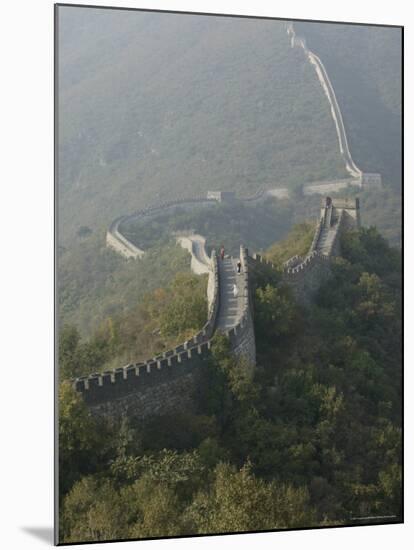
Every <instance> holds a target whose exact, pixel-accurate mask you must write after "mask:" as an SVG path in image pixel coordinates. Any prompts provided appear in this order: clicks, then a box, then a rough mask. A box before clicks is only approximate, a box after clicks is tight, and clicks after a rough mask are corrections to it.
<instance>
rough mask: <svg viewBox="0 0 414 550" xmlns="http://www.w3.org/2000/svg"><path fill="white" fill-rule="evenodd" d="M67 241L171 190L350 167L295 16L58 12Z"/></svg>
mask: <svg viewBox="0 0 414 550" xmlns="http://www.w3.org/2000/svg"><path fill="white" fill-rule="evenodd" d="M59 14H60V16H59V36H60V40H59V74H58V77H59V199H60V210H59V214H60V217H59V221H60V239H61V241H62V242H63V241H66V243H65V244H67V240H68V238H70V237H73V235H74V233H75V231H76V229H77V228H78V227H79V226H80V225H85V224H86V225H90V226H92V227H96V226H98V225H100V226H104V225H106V224H108V223H109V222H110V221H111V220H112V219H113V218H114V217H116V216H117V215H119V214H121V213H125V212H130V211H131V210H134V209H136V208H138V207H140V206H142V205H143V204H145V203H148V202H154V201H156V200H158V199H159V198H160V197H163V198H167V197H173V196H176V195H177V194H181V193H182V194H187V195H188V194H194V193H203V194H204V193H205V192H206V191H207V190H208V189H233V190H235V191H237V192H244V193H250V192H254V191H256V190H257V189H258V188H260V187H261V186H266V187H268V188H269V187H276V186H296V185H299V184H302V183H303V182H304V181H309V180H321V179H325V178H329V177H340V176H344V175H345V172H344V168H343V162H342V160H341V158H340V155H339V152H338V146H337V140H336V134H335V127H334V124H333V121H332V118H331V115H330V109H329V106H328V103H327V101H326V98H325V96H324V94H323V91H322V89H321V87H320V85H319V82H318V80H317V77H316V74H315V71H314V69H313V68H312V67H311V66H310V65H309V63H308V62H307V61H306V59H305V58H304V56H303V55H302V54H301V52H300V51H297V50H296V49H292V48H291V47H290V42H289V39H288V36H287V34H286V25H285V23H284V22H282V21H265V20H247V19H237V18H235V19H229V18H220V17H203V16H190V15H174V14H160V13H158V14H157V13H142V12H123V11H122V12H116V11H113V10H107V11H104V10H92V9H82V8H60V10H59Z"/></svg>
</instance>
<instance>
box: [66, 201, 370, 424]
mask: <svg viewBox="0 0 414 550" xmlns="http://www.w3.org/2000/svg"><path fill="white" fill-rule="evenodd" d="M221 198H222V197H221V195H217V196H216V198H211V197H210V198H207V199H202V198H196V199H188V200H187V201H185V200H184V199H180V200H179V201H174V202H169V203H164V204H163V205H158V206H157V207H152V208H147V209H146V210H145V211H141V212H138V213H137V212H136V213H134V214H133V216H150V215H151V214H152V213H155V212H160V211H162V210H165V209H169V208H172V207H174V206H177V205H184V204H187V205H194V204H201V203H203V202H206V203H207V204H210V203H211V201H213V202H215V201H217V200H221ZM226 198H227V200H228V199H230V200H233V197H232V195H228V194H227V195H226ZM126 218H131V217H123V218H118V220H115V222H114V223H113V224H111V227H110V228H109V230H108V238H107V244H108V246H110V247H112V248H115V250H116V251H117V252H118V253H120V254H122V255H123V256H124V257H127V258H131V257H134V258H139V257H141V256H142V254H144V251H143V250H141V249H140V248H139V247H137V246H136V245H134V244H133V243H132V242H130V241H129V240H128V239H127V237H126V236H125V235H123V234H122V233H121V230H120V226H121V222H120V221H121V220H124V221H125V219H126ZM359 225H360V218H359V201H358V199H356V200H355V199H353V200H352V199H345V200H340V199H334V200H332V199H329V198H328V199H325V200H324V201H323V204H322V206H321V215H320V219H319V221H318V223H317V226H316V229H315V234H314V238H313V241H312V245H311V247H310V249H309V251H308V253H307V254H306V256H305V257H299V256H295V257H292V258H290V259H289V260H288V261H287V262H286V263H285V264H284V269H283V272H280V271H278V270H277V269H276V266H274V265H273V264H271V263H270V262H268V261H267V260H266V259H265V258H263V257H261V256H260V255H258V254H253V255H249V253H248V250H247V249H246V248H245V247H244V246H243V245H241V246H240V256H239V259H240V262H241V273H240V274H238V273H237V267H236V264H237V259H236V258H232V257H229V256H225V257H224V259H221V258H218V257H217V254H216V252H215V251H214V250H213V251H212V253H211V256H210V257H209V256H208V255H207V253H206V251H205V239H204V238H203V237H202V236H200V235H191V234H189V235H186V236H183V235H181V236H179V237H178V238H177V240H178V241H179V242H180V244H181V245H182V246H184V247H185V248H187V250H188V251H189V252H190V253H191V255H192V269H193V270H194V271H195V272H196V273H202V272H204V273H205V272H206V273H208V285H207V297H208V303H209V308H208V318H207V321H206V323H205V325H204V326H203V328H202V329H201V330H200V331H199V332H198V333H197V334H195V335H194V336H193V337H192V338H190V339H189V340H187V341H185V342H183V343H182V344H181V345H179V346H177V347H175V348H174V349H172V350H169V351H166V352H164V353H162V354H160V355H158V356H156V357H152V358H150V359H148V360H147V361H144V362H139V363H131V364H128V365H125V366H123V367H119V368H117V369H114V370H111V371H105V372H101V373H96V374H92V375H90V376H85V377H81V378H77V379H76V380H74V382H73V384H74V387H75V389H76V390H77V391H79V392H81V393H82V395H83V397H84V400H85V402H86V404H87V405H88V406H89V408H90V410H91V411H92V413H93V414H97V415H102V414H103V415H109V416H112V417H116V418H121V417H122V416H124V415H128V416H132V417H136V418H141V419H142V418H146V417H149V416H154V415H164V414H169V413H171V412H172V411H177V410H194V409H195V410H196V409H197V403H198V402H199V400H200V396H201V394H202V391H203V387H204V384H205V382H206V378H205V377H206V376H208V370H207V369H208V359H209V357H210V354H211V346H212V338H213V336H214V335H215V334H216V333H221V334H224V335H225V336H227V338H228V339H229V342H230V348H231V350H232V352H233V353H234V354H235V355H236V356H238V357H240V358H241V357H243V358H244V360H245V361H247V362H248V363H250V364H251V365H255V362H256V344H255V335H254V323H253V315H254V311H253V302H252V293H253V292H254V289H255V275H257V274H258V273H262V274H264V275H265V276H266V274H269V271H270V272H271V273H273V274H276V273H278V275H279V276H280V278H281V284H286V285H288V286H290V287H291V288H292V290H293V292H294V293H295V295H296V296H297V298H298V300H300V301H301V302H303V303H305V304H306V303H307V302H308V301H309V300H311V299H312V296H313V294H314V292H315V291H316V290H317V288H318V287H319V286H320V284H321V283H322V282H323V281H324V280H325V279H326V277H328V276H329V272H330V266H331V261H332V258H333V257H334V256H335V255H337V254H338V253H339V238H340V235H341V233H342V232H343V231H346V230H347V229H348V228H352V227H358V226H359ZM137 251H139V252H137ZM234 287H236V289H237V291H236V292H234Z"/></svg>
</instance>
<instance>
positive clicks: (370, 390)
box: [59, 225, 402, 542]
mask: <svg viewBox="0 0 414 550" xmlns="http://www.w3.org/2000/svg"><path fill="white" fill-rule="evenodd" d="M309 234H310V229H309V227H307V226H306V225H302V226H300V227H297V228H296V229H295V230H294V233H293V234H292V235H290V236H288V239H287V241H286V242H285V243H283V242H282V243H278V244H276V245H275V246H272V247H271V248H270V250H269V251H268V255H270V256H272V255H273V256H277V258H279V259H280V260H283V259H286V258H285V257H286V253H287V250H288V249H289V248H291V244H289V243H292V242H294V243H297V246H296V249H295V252H300V251H301V247H303V243H305V242H306V241H307V239H308V236H309ZM190 280H192V281H193V283H190ZM197 281H198V282H197ZM183 282H184V284H182V283H183ZM191 285H195V286H193V289H196V288H198V289H199V291H200V292H201V289H202V287H201V286H200V285H202V278H197V277H195V278H194V276H190V279H189V280H187V281H183V280H182V279H180V278H178V279H177V280H176V281H175V282H174V283H173V286H171V287H170V288H169V289H167V295H168V296H170V299H169V300H168V301H167V303H166V304H164V305H163V307H161V308H160V307H158V306H157V303H158V305H160V304H162V303H163V300H161V302H157V300H156V299H155V300H154V296H152V297H150V302H148V301H145V300H144V302H143V303H144V309H142V308H141V311H140V315H138V316H137V315H132V316H130V317H128V316H125V317H119V319H118V320H117V321H116V322H115V323H113V324H111V325H110V326H107V327H106V329H105V330H102V331H101V332H100V333H99V334H97V335H96V336H95V338H94V339H93V340H90V341H88V342H81V341H80V340H79V336H78V335H77V334H76V331H74V330H73V329H70V328H67V329H66V330H65V334H64V339H62V341H61V346H60V356H61V360H60V365H61V367H62V369H63V372H62V378H63V382H62V384H61V388H60V424H59V430H60V473H61V478H60V484H61V485H60V498H61V515H60V535H61V540H62V542H77V541H88V540H110V539H114V538H131V537H132V538H143V537H156V536H168V535H189V534H203V533H217V532H234V531H249V530H261V529H285V528H292V527H312V526H321V525H324V526H326V525H344V524H353V523H359V522H361V520H360V519H358V518H372V517H375V516H379V517H382V516H387V517H388V521H400V520H401V504H402V503H401V360H402V357H401V335H402V334H401V257H400V252H399V251H398V250H396V249H392V248H390V247H389V245H387V243H386V241H385V240H384V239H383V238H382V237H381V236H380V235H379V234H378V232H377V231H376V230H375V229H372V228H371V229H361V230H359V231H353V232H351V233H348V234H346V235H345V236H344V238H343V239H342V257H341V258H337V259H336V261H335V264H334V266H333V273H332V277H331V279H330V280H328V281H327V282H326V283H325V284H324V285H323V286H322V287H321V288H320V291H319V292H318V295H317V297H316V300H315V302H314V303H313V304H312V305H309V306H307V307H304V306H301V305H300V304H299V303H297V302H296V301H295V299H294V297H293V296H292V294H291V293H290V292H289V290H288V289H287V288H284V287H280V286H278V287H276V286H273V285H272V284H271V283H266V281H263V284H262V286H260V287H259V288H257V290H256V293H255V297H254V309H255V333H256V344H257V367H256V368H255V369H254V370H252V369H251V368H250V366H249V365H247V364H245V363H244V362H243V361H241V360H240V359H239V360H236V359H235V358H234V356H232V355H231V354H230V353H229V348H228V343H227V341H226V340H225V339H223V337H217V338H216V339H215V342H214V344H213V355H212V358H211V360H210V362H209V365H208V378H207V379H206V382H205V385H204V386H203V388H204V391H203V395H202V396H200V401H199V410H198V411H197V412H196V413H180V414H175V415H171V414H170V415H168V417H154V418H150V419H148V420H147V421H144V422H143V421H140V422H138V423H136V422H134V421H133V420H132V419H125V421H124V422H123V423H122V425H114V423H113V422H108V423H106V422H105V421H104V420H96V419H94V418H93V417H91V416H90V413H89V412H88V410H87V409H86V407H85V405H84V403H83V402H82V400H81V397H80V395H79V394H76V393H75V392H74V391H73V389H72V388H71V386H70V384H68V383H67V382H65V381H64V380H65V378H67V377H70V376H73V375H74V374H77V373H79V371H76V370H75V371H74V370H73V369H78V368H79V366H80V365H86V366H89V367H91V364H90V362H91V357H92V358H93V357H96V354H99V353H101V354H102V355H105V354H106V353H110V352H111V350H112V352H113V353H117V351H116V350H118V352H121V353H123V352H124V351H125V350H127V349H133V348H134V345H135V344H136V343H137V342H139V341H143V340H146V339H148V332H147V326H146V325H145V323H144V324H143V323H140V322H139V319H142V318H143V317H145V315H143V313H144V310H145V308H146V307H148V304H149V303H151V302H155V309H154V310H153V312H152V313H151V311H149V310H147V313H146V315H149V316H150V317H151V319H152V321H155V323H156V325H157V324H158V325H159V324H162V323H164V324H163V332H164V333H166V332H168V331H170V334H171V337H174V335H175V336H177V334H178V332H179V330H180V327H181V328H184V330H185V327H188V328H189V327H195V326H197V323H200V321H201V318H202V317H203V316H204V315H205V313H206V311H205V304H204V303H203V301H202V300H195V301H193V302H192V304H191V307H188V308H186V309H185V310H178V311H179V315H174V314H172V312H174V311H176V310H177V308H176V307H175V306H174V305H173V302H174V299H177V301H176V303H182V302H183V300H182V299H180V298H182V297H183V294H182V293H183V292H188V289H189V288H191ZM199 291H198V290H195V292H193V294H194V296H198V295H200V296H201V294H199ZM157 292H158V293H160V292H162V291H161V290H159V291H157ZM187 296H188V295H187ZM145 304H147V305H145ZM177 319H180V323H179V324H178V325H177V323H176V320H177ZM137 320H138V321H137ZM153 326H154V325H151V323H150V328H153ZM131 337H132V338H131ZM93 354H95V355H93ZM88 362H89V363H88ZM93 368H96V367H95V366H94V367H93ZM365 521H367V520H365ZM369 521H370V522H372V521H375V519H374V520H372V519H370V520H369ZM379 521H382V520H379ZM362 522H364V520H362Z"/></svg>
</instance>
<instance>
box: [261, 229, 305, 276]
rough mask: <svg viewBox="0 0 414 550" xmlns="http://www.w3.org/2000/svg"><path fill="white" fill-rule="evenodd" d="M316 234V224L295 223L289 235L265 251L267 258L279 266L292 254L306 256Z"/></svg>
mask: <svg viewBox="0 0 414 550" xmlns="http://www.w3.org/2000/svg"><path fill="white" fill-rule="evenodd" d="M314 234H315V224H314V223H311V222H304V223H300V224H297V225H295V226H294V227H293V228H292V230H291V231H290V233H289V235H288V237H287V238H286V239H283V240H282V241H280V242H277V243H275V244H274V245H272V246H271V247H270V248H269V249H268V250H267V251H266V253H265V255H266V258H268V259H269V260H270V261H272V262H273V263H274V264H276V265H277V266H279V267H282V264H283V262H285V261H286V260H288V259H289V258H291V257H292V256H305V255H306V254H307V252H309V249H310V246H311V244H312V239H313V236H314Z"/></svg>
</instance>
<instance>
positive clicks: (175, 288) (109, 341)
mask: <svg viewBox="0 0 414 550" xmlns="http://www.w3.org/2000/svg"><path fill="white" fill-rule="evenodd" d="M206 288H207V277H206V276H205V275H202V276H198V275H192V274H190V273H178V274H177V275H176V276H175V278H174V279H173V280H172V282H171V283H170V284H169V285H168V286H167V287H166V288H157V289H155V290H154V291H152V292H150V293H148V294H146V295H144V296H143V299H142V301H140V302H138V303H136V305H135V307H134V308H132V309H131V310H130V311H128V313H124V314H118V315H114V316H112V317H110V316H108V317H107V318H106V319H105V320H104V321H103V322H102V323H101V324H100V326H98V328H97V329H96V330H95V333H94V334H93V336H92V337H91V338H89V339H88V340H84V341H82V339H81V336H80V334H79V331H78V329H77V328H76V326H74V325H64V326H63V327H62V330H61V333H60V337H59V365H60V370H61V375H62V377H63V378H65V379H66V378H74V377H77V376H84V375H88V374H92V373H94V372H102V371H104V370H106V369H107V368H115V367H119V366H122V365H124V364H127V363H129V362H131V361H134V362H136V361H142V360H146V359H149V358H150V357H153V356H155V355H157V354H159V353H162V352H163V351H167V350H169V349H171V348H172V347H174V346H176V345H178V344H181V343H182V342H183V341H185V340H186V339H187V338H189V337H190V336H192V335H193V334H194V333H195V332H197V331H198V330H199V329H201V327H202V326H203V325H204V323H205V322H206V320H207V298H206V292H207V290H206Z"/></svg>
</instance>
